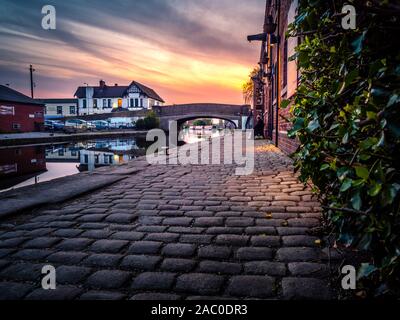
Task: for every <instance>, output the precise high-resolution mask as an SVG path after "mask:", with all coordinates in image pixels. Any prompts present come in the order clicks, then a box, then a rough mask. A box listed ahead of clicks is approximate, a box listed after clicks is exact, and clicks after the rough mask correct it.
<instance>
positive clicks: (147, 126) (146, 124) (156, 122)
mask: <svg viewBox="0 0 400 320" xmlns="http://www.w3.org/2000/svg"><path fill="white" fill-rule="evenodd" d="M159 126H160V119H159V118H158V117H157V115H156V114H155V112H154V111H149V112H148V113H147V115H146V117H145V118H144V119H139V120H138V121H136V128H137V129H139V130H151V129H156V128H158V127H159Z"/></svg>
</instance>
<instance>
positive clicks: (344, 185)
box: [340, 178, 353, 192]
mask: <svg viewBox="0 0 400 320" xmlns="http://www.w3.org/2000/svg"><path fill="white" fill-rule="evenodd" d="M352 182H353V180H351V179H349V178H346V179H345V180H344V181H343V183H342V186H341V187H340V192H346V191H347V190H349V189H350V188H351V184H352Z"/></svg>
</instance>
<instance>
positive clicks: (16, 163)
mask: <svg viewBox="0 0 400 320" xmlns="http://www.w3.org/2000/svg"><path fill="white" fill-rule="evenodd" d="M147 146H148V145H147V143H146V142H145V140H141V139H137V138H130V139H114V140H107V139H105V140H95V141H81V142H76V143H70V144H59V145H51V146H39V147H21V148H15V149H10V148H8V149H0V190H2V191H4V190H7V189H9V188H12V187H13V188H20V187H23V186H26V185H31V184H35V183H38V182H44V181H49V180H53V179H57V178H60V177H64V176H69V175H73V174H76V173H79V172H83V171H92V170H94V169H95V168H98V167H103V166H111V165H118V164H122V163H125V162H127V161H129V160H131V159H134V158H136V157H139V156H143V155H145V154H146V148H147Z"/></svg>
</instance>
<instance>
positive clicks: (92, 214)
mask: <svg viewBox="0 0 400 320" xmlns="http://www.w3.org/2000/svg"><path fill="white" fill-rule="evenodd" d="M138 161H143V160H138ZM129 166H132V167H135V161H133V162H132V163H130V164H128V167H129ZM142 168H144V169H142V170H141V171H139V172H137V173H134V174H130V175H127V178H126V179H124V180H121V181H119V182H117V183H115V184H113V185H112V186H109V187H105V188H103V189H100V190H98V191H96V192H94V193H90V194H88V195H85V196H81V197H79V198H77V199H74V200H72V201H68V202H65V203H62V204H59V205H53V206H51V207H46V208H42V209H37V210H35V211H33V212H31V213H28V214H26V215H21V216H16V217H14V218H10V219H8V220H7V221H0V299H39V300H43V299H57V300H60V299H82V300H87V299H89V300H121V299H132V300H146V299H150V300H151V299H162V300H177V299H190V300H192V299H207V298H210V297H213V298H215V299H217V298H225V299H253V298H254V299H329V298H332V292H331V290H330V288H329V286H328V280H327V279H328V278H329V268H328V263H327V259H326V256H327V255H326V253H324V252H323V248H321V247H319V246H318V244H319V243H320V242H319V241H316V240H318V238H316V237H315V236H311V235H308V233H307V231H308V230H309V229H310V228H313V227H315V226H318V225H319V223H320V221H319V218H318V217H319V213H320V207H319V205H318V203H317V202H316V200H315V199H314V198H313V196H312V193H311V190H310V189H308V188H306V187H304V186H303V184H301V183H299V182H298V180H297V177H296V175H295V174H294V173H293V167H292V163H291V160H290V159H289V158H288V157H286V156H285V155H283V154H282V153H281V152H280V151H279V150H277V149H275V148H274V147H272V146H271V145H267V144H266V143H264V142H256V157H255V171H254V173H253V174H252V175H249V176H236V175H235V168H236V167H235V166H234V165H210V166H200V165H186V166H179V165H169V166H162V165H151V166H147V167H143V165H142ZM46 264H51V265H53V266H55V267H56V270H57V284H58V287H57V290H55V291H54V292H51V294H49V292H46V291H45V290H43V289H41V277H42V274H41V269H42V267H43V266H44V265H46Z"/></svg>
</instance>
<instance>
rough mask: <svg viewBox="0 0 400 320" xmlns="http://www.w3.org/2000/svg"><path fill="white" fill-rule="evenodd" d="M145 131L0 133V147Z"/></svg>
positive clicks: (144, 132) (134, 134)
mask: <svg viewBox="0 0 400 320" xmlns="http://www.w3.org/2000/svg"><path fill="white" fill-rule="evenodd" d="M146 134H147V131H133V130H118V131H104V132H84V133H75V134H64V133H50V132H30V133H14V134H0V148H1V147H12V146H22V145H34V144H49V143H58V142H70V141H79V140H88V139H93V138H115V137H126V136H141V137H145V136H146Z"/></svg>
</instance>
